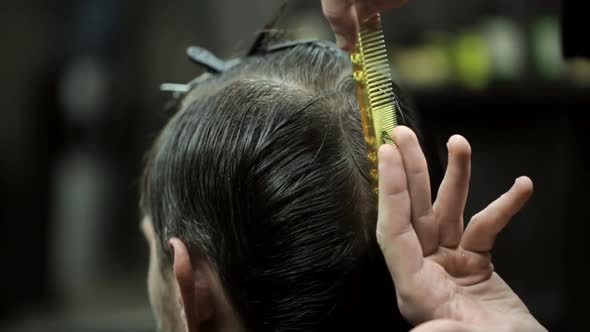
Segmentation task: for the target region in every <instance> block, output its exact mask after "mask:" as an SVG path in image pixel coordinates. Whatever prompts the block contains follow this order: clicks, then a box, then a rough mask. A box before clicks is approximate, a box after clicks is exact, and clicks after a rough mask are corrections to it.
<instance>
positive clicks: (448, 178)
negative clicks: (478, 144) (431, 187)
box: [434, 135, 471, 248]
mask: <svg viewBox="0 0 590 332" xmlns="http://www.w3.org/2000/svg"><path fill="white" fill-rule="evenodd" d="M447 147H448V150H449V159H448V160H449V161H448V165H447V170H446V172H445V177H444V179H443V181H442V183H441V185H440V188H439V190H438V194H437V197H436V202H435V203H434V214H435V215H436V220H437V222H438V227H439V229H438V232H439V233H438V236H439V243H440V245H441V246H443V247H447V248H456V247H457V246H458V245H459V242H460V241H461V235H463V211H464V210H465V202H466V201H467V192H468V191H469V178H470V176H471V147H470V146H469V142H467V140H466V139H465V138H464V137H462V136H459V135H454V136H452V137H451V138H450V139H449V142H448V143H447Z"/></svg>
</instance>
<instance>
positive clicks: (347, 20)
mask: <svg viewBox="0 0 590 332" xmlns="http://www.w3.org/2000/svg"><path fill="white" fill-rule="evenodd" d="M322 11H323V13H324V16H325V17H326V19H327V20H328V23H330V26H331V27H332V31H334V34H335V35H336V43H337V44H338V47H340V48H341V49H343V50H345V51H350V50H351V49H352V48H353V47H354V45H355V44H356V38H357V32H358V22H357V15H356V9H355V6H354V0H322Z"/></svg>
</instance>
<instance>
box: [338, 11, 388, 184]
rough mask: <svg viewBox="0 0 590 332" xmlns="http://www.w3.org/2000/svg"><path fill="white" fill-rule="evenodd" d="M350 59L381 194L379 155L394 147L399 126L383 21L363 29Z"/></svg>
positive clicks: (368, 145)
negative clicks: (384, 146) (386, 146)
mask: <svg viewBox="0 0 590 332" xmlns="http://www.w3.org/2000/svg"><path fill="white" fill-rule="evenodd" d="M350 58H351V60H352V69H353V75H354V80H355V81H356V96H357V99H358V103H359V108H360V111H361V121H362V125H363V133H364V136H365V143H366V144H367V152H368V158H369V162H370V167H371V169H370V174H371V178H372V179H373V180H374V187H373V190H374V191H375V192H378V189H379V184H378V183H379V182H378V181H379V174H378V171H377V170H378V165H379V161H378V159H377V151H378V150H379V147H380V146H381V145H382V144H394V142H393V140H392V139H391V137H392V134H393V129H394V128H395V127H396V126H397V116H396V102H395V96H394V94H393V84H392V81H391V74H390V72H389V59H388V57H387V47H386V45H385V38H384V35H383V28H382V26H381V22H380V20H379V17H377V19H376V20H373V21H370V22H368V23H366V24H364V25H361V26H360V32H359V33H358V41H357V44H356V46H355V47H354V49H353V50H352V51H351V54H350Z"/></svg>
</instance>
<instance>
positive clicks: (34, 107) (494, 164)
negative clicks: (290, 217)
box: [0, 0, 590, 331]
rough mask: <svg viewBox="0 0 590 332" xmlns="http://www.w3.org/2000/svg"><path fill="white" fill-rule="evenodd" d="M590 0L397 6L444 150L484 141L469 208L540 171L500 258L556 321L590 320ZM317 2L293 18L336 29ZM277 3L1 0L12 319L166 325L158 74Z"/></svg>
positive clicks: (395, 43)
mask: <svg viewBox="0 0 590 332" xmlns="http://www.w3.org/2000/svg"><path fill="white" fill-rule="evenodd" d="M575 1H576V0H571V1H566V2H565V3H564V2H563V1H559V0H543V1H541V0H453V1H440V0H413V1H410V2H409V4H408V5H406V6H405V7H404V8H402V9H399V10H395V11H390V12H387V13H385V15H384V19H383V21H384V25H385V28H386V39H387V42H388V47H389V54H390V57H391V64H392V69H393V75H394V77H395V79H396V81H398V82H399V84H400V85H401V86H402V88H404V90H405V91H406V92H407V93H408V94H409V95H410V96H411V97H412V98H413V100H414V101H415V103H416V105H417V106H418V109H419V111H420V112H421V116H422V121H423V127H424V130H425V131H426V132H428V133H430V134H431V136H432V140H431V141H430V143H429V144H430V145H431V148H432V151H434V153H440V154H441V158H442V159H443V160H444V158H445V154H446V152H445V151H446V150H445V142H446V140H447V139H448V137H449V136H450V135H452V134H454V133H461V134H463V135H464V136H466V137H467V138H468V139H469V140H470V142H471V143H472V148H473V151H474V155H473V167H472V170H473V171H472V174H473V175H472V179H473V180H472V186H471V194H470V200H469V202H468V207H467V210H468V211H467V216H470V215H471V214H473V213H474V212H476V211H478V210H480V209H482V208H483V207H484V206H485V205H487V203H489V202H490V201H491V200H492V199H494V198H495V197H497V196H498V195H500V194H501V193H502V192H504V191H505V190H506V189H507V188H509V187H510V185H511V184H512V182H513V181H514V179H515V178H516V177H517V176H520V175H523V174H526V175H529V176H530V177H531V178H532V179H533V181H534V182H535V190H536V193H535V195H534V196H533V198H532V200H531V201H530V204H529V205H528V206H527V207H526V208H525V209H524V210H523V211H522V213H520V214H519V215H517V216H516V217H515V218H514V221H513V223H512V224H511V225H510V227H509V228H508V229H507V230H506V231H505V232H504V233H502V235H501V236H500V238H499V239H498V241H497V249H496V251H495V252H494V260H495V266H496V269H497V270H498V271H499V272H500V273H501V275H502V276H503V277H504V278H505V279H506V280H507V281H508V283H509V284H510V285H511V286H512V287H513V288H514V290H515V291H516V292H517V293H518V294H519V295H520V296H521V297H522V298H523V300H524V301H525V302H526V303H527V305H529V308H530V309H531V311H532V312H533V314H534V315H535V316H537V317H538V318H539V320H540V321H541V322H542V323H543V324H544V325H545V326H546V327H548V328H549V330H550V331H566V330H571V329H574V328H575V329H576V330H579V331H582V330H586V331H590V324H589V323H588V320H585V319H583V318H584V315H585V314H587V313H588V312H590V310H589V309H590V307H589V305H588V301H587V299H588V295H589V292H588V287H587V285H586V280H587V279H588V277H587V276H586V274H585V273H584V271H585V268H586V266H585V265H586V264H587V262H588V258H587V257H588V255H587V250H586V242H587V241H586V237H587V236H588V235H587V234H588V226H587V224H588V222H589V221H590V220H589V219H588V213H587V208H586V206H585V203H586V202H585V198H586V197H588V195H587V190H588V184H589V181H588V175H587V171H586V170H587V167H588V165H589V164H588V149H587V147H586V146H585V144H586V143H585V142H586V139H585V138H586V137H585V134H586V131H587V128H586V123H587V122H584V121H583V119H582V116H583V115H584V113H585V111H588V110H589V106H590V60H589V59H588V58H584V57H583V56H582V55H583V54H582V53H579V52H578V51H579V50H583V49H586V51H587V50H588V38H587V34H588V32H590V31H588V28H589V25H588V24H586V25H585V28H586V29H585V30H584V29H581V27H582V26H583V25H582V23H584V22H582V21H581V20H580V21H578V22H577V23H574V22H575V21H574V20H577V19H579V18H581V6H578V4H579V2H577V3H574V2H575ZM319 2H320V1H319V0H313V1H312V0H293V1H291V4H290V6H289V7H288V11H287V13H286V15H285V17H284V20H283V21H282V24H281V25H280V27H283V28H285V29H288V31H289V32H290V33H291V34H292V35H293V36H294V37H296V38H307V37H319V38H325V39H330V40H331V39H333V37H332V34H331V32H330V30H329V27H328V26H327V25H326V22H325V20H324V18H323V17H322V14H321V9H320V4H319ZM279 5H280V3H279V2H277V1H272V0H250V1H238V0H216V1H202V0H170V1H166V2H162V1H153V0H145V1H130V0H129V1H121V0H78V1H66V0H55V1H40V0H22V1H3V2H2V3H1V4H0V35H1V37H2V38H1V40H2V52H0V70H1V71H0V73H1V74H2V75H1V77H2V80H1V81H0V86H1V89H0V91H2V98H0V222H1V228H0V234H2V241H0V246H1V250H0V255H1V256H0V260H1V262H2V273H1V277H0V294H1V297H2V301H0V331H151V330H153V318H152V315H151V311H150V309H149V303H148V299H147V295H146V291H145V288H146V287H145V274H146V271H147V262H148V259H147V258H148V256H147V246H146V244H145V243H144V240H143V238H142V236H141V234H140V232H139V221H140V215H139V209H138V189H139V181H138V180H139V178H140V173H141V170H142V162H143V156H144V153H145V151H146V150H147V148H148V147H149V145H150V143H151V141H152V140H153V139H154V137H155V135H156V134H157V132H158V130H159V128H160V127H161V126H162V125H163V124H164V123H165V121H166V119H167V117H168V116H169V114H167V113H166V112H164V111H163V106H164V104H165V101H166V100H167V98H168V97H169V95H168V94H166V93H162V92H160V91H159V85H160V84H161V83H164V82H174V83H185V82H188V81H190V80H191V79H192V78H194V76H195V75H196V74H198V73H199V72H200V69H199V68H196V67H195V66H194V65H192V64H191V63H190V62H189V61H188V60H187V57H186V55H185V49H186V47H188V46H190V45H200V46H204V47H207V48H209V49H210V50H212V51H213V52H215V53H217V54H218V55H220V56H222V57H232V56H236V55H240V54H242V53H243V51H244V49H245V48H247V47H248V46H249V45H250V43H251V42H252V41H253V39H254V35H255V32H256V31H257V30H259V29H261V28H262V26H263V25H264V24H265V23H266V22H267V21H268V19H269V18H270V17H271V16H272V15H273V13H275V11H276V10H277V8H278V7H279ZM576 7H578V8H576ZM564 32H568V34H567V36H564ZM586 55H587V53H586Z"/></svg>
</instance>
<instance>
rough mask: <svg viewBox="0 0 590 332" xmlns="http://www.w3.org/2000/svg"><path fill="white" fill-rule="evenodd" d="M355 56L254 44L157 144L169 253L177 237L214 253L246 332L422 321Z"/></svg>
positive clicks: (150, 168) (182, 111)
mask: <svg viewBox="0 0 590 332" xmlns="http://www.w3.org/2000/svg"><path fill="white" fill-rule="evenodd" d="M349 66H350V64H349V61H348V57H347V55H346V54H345V53H343V52H342V51H340V50H339V49H338V48H336V47H335V45H333V44H332V43H329V42H310V43H301V44H297V45H291V46H290V47H284V48H282V49H281V48H278V49H277V50H275V51H273V52H257V53H256V52H253V54H250V55H249V56H247V57H244V58H242V59H240V61H239V63H237V64H235V65H233V66H232V67H231V68H229V69H227V70H225V71H223V72H220V73H217V74H215V75H210V76H209V77H208V78H207V79H205V80H203V81H201V82H199V83H198V84H197V85H196V86H194V87H192V89H191V91H189V92H187V93H186V94H185V95H184V96H183V97H182V98H181V100H180V102H179V103H178V105H177V107H178V110H177V112H176V113H175V114H174V115H173V116H172V118H171V119H170V120H169V122H168V123H167V125H166V126H165V127H164V129H163V130H162V131H161V133H160V135H159V137H158V138H157V140H156V141H155V143H154V145H153V147H152V149H151V152H150V154H149V157H148V160H147V163H146V166H145V174H144V180H143V188H142V208H143V212H144V213H145V215H148V216H150V217H151V218H152V221H153V224H154V229H155V232H156V234H157V237H158V239H159V248H160V252H161V257H162V258H161V259H162V261H163V264H164V265H165V266H168V267H169V266H170V258H171V257H170V253H169V251H168V249H167V244H166V243H167V240H168V239H170V238H171V237H178V238H180V239H181V240H183V241H184V242H185V243H186V244H187V246H189V250H190V251H191V253H196V254H198V255H202V256H204V257H206V258H207V259H208V260H209V262H210V263H211V264H212V266H214V268H215V269H216V271H217V273H218V274H219V277H220V279H221V282H222V285H223V287H224V289H225V291H226V294H227V296H228V298H229V299H230V302H231V303H232V305H233V308H234V309H235V310H236V312H237V313H238V315H239V316H240V319H241V321H242V322H243V324H244V328H245V329H246V330H251V331H326V330H341V329H345V330H354V329H360V330H367V331H369V330H372V329H376V328H381V326H387V329H388V330H395V328H396V327H399V328H400V329H405V330H407V329H408V328H409V325H408V324H407V323H406V322H405V321H404V320H403V318H402V317H401V315H400V314H399V312H398V309H397V305H396V302H395V290H394V288H393V284H392V281H391V277H390V275H389V273H388V271H387V268H386V265H385V263H384V260H383V257H382V256H381V253H380V250H379V248H378V246H377V244H376V241H375V235H374V233H375V225H376V219H377V210H376V208H377V207H376V197H375V194H374V193H373V192H372V190H371V184H370V181H369V179H368V176H367V175H368V169H369V165H368V162H367V159H366V147H365V143H364V139H363V133H362V129H361V123H360V116H359V110H358V105H357V102H356V99H355V95H354V83H353V81H352V79H351V77H350V76H351V75H350V73H351V69H350V67H349ZM401 108H402V109H404V111H403V114H398V117H399V118H400V119H403V121H404V124H406V125H408V126H410V127H413V128H415V123H414V115H413V113H412V112H411V110H410V109H409V108H407V107H405V105H403V103H402V107H401ZM166 264H167V265H166Z"/></svg>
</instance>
